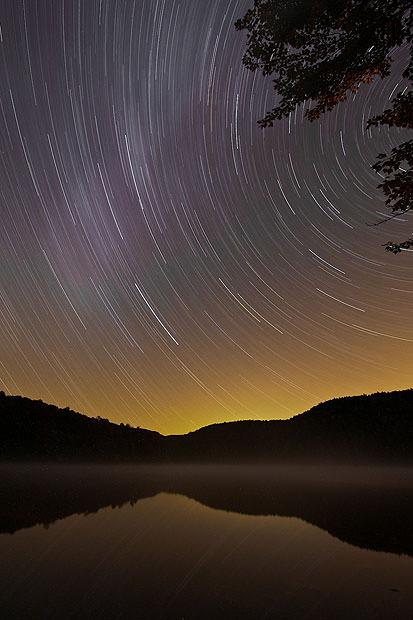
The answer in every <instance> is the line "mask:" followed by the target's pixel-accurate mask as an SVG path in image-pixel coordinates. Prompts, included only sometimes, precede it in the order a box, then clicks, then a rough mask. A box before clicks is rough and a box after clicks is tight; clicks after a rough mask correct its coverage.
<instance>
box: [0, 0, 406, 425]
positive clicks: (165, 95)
mask: <svg viewBox="0 0 413 620" xmlns="http://www.w3.org/2000/svg"><path fill="white" fill-rule="evenodd" d="M249 5H250V3H249V2H248V1H241V0H229V1H228V0H213V1H212V2H208V3H205V2H201V1H200V0H179V1H176V0H167V1H166V0H136V1H132V0H78V1H77V0H24V1H23V0H2V1H1V2H0V156H1V160H0V211H1V221H0V317H1V321H0V353H1V355H0V389H4V390H5V391H7V392H9V393H15V394H23V395H25V396H30V397H32V398H41V399H43V400H45V401H48V402H54V403H56V404H58V405H60V406H70V407H71V408H73V409H77V410H79V411H83V412H85V413H88V414H89V415H93V416H97V415H100V416H103V417H108V418H110V419H112V420H114V421H118V422H124V423H126V422H127V423H130V424H132V425H140V426H145V427H149V428H153V429H155V430H159V431H161V432H173V433H174V432H185V431H188V430H192V429H194V428H197V427H199V426H201V425H204V424H208V423H211V422H217V421H224V420H233V419H241V418H257V419H263V418H286V417H290V416H291V415H293V414H295V413H298V412H300V411H302V410H304V409H306V408H308V407H310V406H312V405H313V404H316V403H317V402H319V401H321V400H325V399H327V398H332V397H335V396H341V395H351V394H359V393H368V392H373V391H378V390H392V389H401V388H406V387H411V377H412V371H413V356H412V343H413V331H412V327H411V317H412V310H413V262H412V255H411V253H409V252H403V253H402V254H401V255H399V256H394V255H392V254H389V253H387V252H385V251H384V248H383V247H382V244H384V243H385V242H386V241H388V240H389V239H392V238H396V239H398V238H406V237H407V236H408V235H409V234H410V229H409V218H408V217H407V216H406V217H399V218H397V219H396V220H394V221H392V222H389V223H386V224H383V225H380V226H368V225H367V224H373V223H375V222H377V221H378V220H380V219H382V218H383V217H386V216H387V215H388V213H387V211H386V208H385V206H384V204H383V195H382V193H381V192H380V190H378V189H377V185H378V183H379V182H380V177H379V176H378V175H377V174H376V173H374V171H373V170H372V169H371V164H372V163H374V161H375V157H376V155H377V153H379V152H385V151H386V152H388V151H390V149H391V148H392V147H393V146H395V145H396V144H398V143H399V142H400V139H401V137H403V136H402V134H403V132H402V131H400V130H395V129H388V128H379V129H374V128H372V129H370V130H368V131H366V122H367V119H368V118H369V117H371V116H372V115H373V114H377V113H380V112H381V111H382V110H383V109H384V107H385V106H386V104H387V103H388V102H389V100H390V99H391V98H392V96H393V93H394V92H395V90H396V89H400V87H401V86H402V84H401V82H400V67H401V66H402V65H403V63H402V62H401V60H402V56H403V50H400V51H399V52H398V53H397V54H396V56H395V70H394V71H393V73H392V75H391V76H390V77H389V78H387V79H386V80H379V79H378V80H376V81H375V82H374V83H373V84H372V85H370V86H368V87H363V88H361V89H360V91H359V92H358V93H357V94H356V95H351V96H350V97H349V100H348V101H347V102H345V103H343V104H340V105H339V106H338V107H337V108H336V109H335V110H334V111H333V112H331V113H328V114H325V115H324V116H322V117H321V119H320V121H319V122H314V123H309V122H308V121H307V120H306V119H305V118H304V114H305V111H306V109H308V104H306V105H304V106H302V107H299V108H297V109H296V110H295V113H294V114H291V115H290V117H289V118H288V119H285V121H282V122H278V123H276V124H275V125H274V127H273V128H270V129H265V130H262V129H260V127H258V125H257V120H258V119H259V118H262V117H263V116H264V115H265V113H266V112H267V111H268V110H269V109H271V107H272V106H273V101H274V94H273V91H272V85H271V80H270V79H264V78H263V77H262V76H260V75H259V74H254V73H252V72H250V71H248V70H247V69H246V68H245V67H243V65H242V62H241V61H242V55H243V52H244V49H245V36H244V34H243V33H240V32H237V31H236V30H235V28H234V22H235V20H236V19H237V18H238V17H240V16H242V15H243V14H244V13H245V11H246V9H247V8H248V7H249ZM406 229H407V233H406Z"/></svg>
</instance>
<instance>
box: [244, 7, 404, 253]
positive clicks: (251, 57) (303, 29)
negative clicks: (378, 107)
mask: <svg viewBox="0 0 413 620" xmlns="http://www.w3.org/2000/svg"><path fill="white" fill-rule="evenodd" d="M412 26H413V10H412V7H411V0H386V2H383V0H334V2H332V1H331V0H255V1H254V7H253V8H251V9H249V10H248V11H247V12H246V14H245V15H244V17H242V18H241V19H239V20H238V21H237V22H236V23H235V27H236V28H237V30H246V31H247V33H248V36H247V49H246V51H245V54H244V57H243V63H244V65H245V66H246V67H247V68H248V69H250V70H252V71H255V70H260V71H262V73H263V75H268V76H271V77H272V79H273V85H274V90H275V92H276V94H277V96H278V102H277V105H275V106H274V107H273V108H272V110H270V111H269V112H268V113H267V114H266V115H265V116H264V118H262V119H261V120H259V121H258V124H259V125H260V126H261V127H272V126H273V123H274V121H275V120H279V119H281V118H283V117H285V116H288V115H289V114H290V113H291V112H292V111H294V110H295V109H296V106H297V105H299V104H301V103H304V102H305V101H308V100H310V101H311V102H312V104H313V105H312V107H311V108H310V109H309V110H307V112H306V116H307V118H308V119H309V120H310V121H313V120H315V119H318V118H319V117H320V115H321V114H322V113H324V112H326V111H329V110H332V109H333V108H334V107H335V106H336V105H337V104H338V103H339V102H341V101H344V100H345V99H346V98H347V96H348V94H349V93H355V92H357V90H358V89H359V87H360V86H361V84H369V83H371V82H372V81H373V80H374V79H375V78H376V77H380V78H385V77H386V76H388V75H389V73H390V68H391V64H392V55H391V54H392V53H394V50H395V49H396V48H400V47H402V46H403V47H405V48H407V50H408V53H407V54H406V57H407V60H406V67H405V70H404V71H403V74H402V78H403V81H404V82H407V85H406V84H405V83H404V84H400V89H401V90H400V92H398V93H397V94H396V96H395V98H394V99H393V100H392V105H391V107H390V108H389V109H387V110H385V111H384V112H383V114H381V115H379V116H376V117H373V118H371V119H370V120H369V121H368V124H367V127H371V126H376V127H377V126H379V125H388V126H389V127H401V128H408V129H412V128H413V106H412V103H413V101H412V99H413V93H412V90H411V82H412V79H413V59H412V52H413V27H412ZM405 51H406V50H404V51H403V53H405ZM412 164H413V140H408V141H406V142H404V143H402V144H401V145H400V146H398V147H395V148H394V149H393V150H392V151H391V153H390V154H389V155H387V154H385V153H383V154H380V155H379V156H378V161H377V162H376V163H375V164H374V165H373V166H372V167H373V169H374V170H375V171H376V172H377V173H380V174H381V175H382V176H384V181H383V182H382V183H381V184H380V185H379V188H380V189H381V190H382V191H383V193H384V195H385V197H386V200H385V204H386V206H388V207H389V208H390V209H391V210H392V212H393V214H392V216H390V218H388V219H391V217H395V216H397V215H400V214H401V213H407V212H408V211H411V210H412V196H413V165H412ZM385 245H386V249H387V250H389V251H391V252H394V253H398V252H400V251H401V250H402V249H409V248H410V247H413V238H410V239H408V240H407V241H404V242H401V243H394V242H391V241H389V242H388V243H387V244H385Z"/></svg>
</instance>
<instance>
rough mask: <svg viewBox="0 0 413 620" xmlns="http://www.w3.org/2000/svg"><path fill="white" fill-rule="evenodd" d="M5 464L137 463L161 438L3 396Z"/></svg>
mask: <svg viewBox="0 0 413 620" xmlns="http://www.w3.org/2000/svg"><path fill="white" fill-rule="evenodd" d="M0 437H1V443H0V459H2V460H13V461H16V460H17V461H20V460H28V459H29V460H42V461H43V460H59V461H65V462H66V461H72V460H75V461H108V460H109V461H114V460H115V461H117V460H119V461H125V460H126V461H128V460H130V461H134V460H136V459H137V458H142V457H143V456H144V455H145V454H147V452H149V451H151V450H152V447H153V444H154V442H155V441H156V440H158V438H160V437H161V436H160V435H159V433H156V432H153V431H148V430H145V429H141V428H131V427H130V426H128V425H124V424H114V423H113V422H110V421H109V420H106V419H104V418H99V417H98V418H90V417H88V416H86V415H82V414H80V413H77V412H76V411H72V410H71V409H69V408H68V407H67V408H66V409H60V408H59V407H56V406H54V405H48V404H46V403H44V402H43V401H41V400H31V399H30V398H23V397H21V396H7V395H6V394H5V393H4V392H0Z"/></svg>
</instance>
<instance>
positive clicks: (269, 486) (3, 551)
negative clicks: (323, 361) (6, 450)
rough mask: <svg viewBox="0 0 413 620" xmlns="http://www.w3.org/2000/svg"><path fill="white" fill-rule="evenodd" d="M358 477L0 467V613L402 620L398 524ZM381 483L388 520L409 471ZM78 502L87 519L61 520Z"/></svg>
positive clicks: (405, 538) (404, 493) (405, 555)
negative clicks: (0, 495) (0, 493)
mask: <svg viewBox="0 0 413 620" xmlns="http://www.w3.org/2000/svg"><path fill="white" fill-rule="evenodd" d="M11 472H17V473H11ZM29 475H30V476H31V478H30V480H29ZM369 476H370V477H369ZM369 476H367V478H365V479H364V480H363V479H362V478H363V477H362V476H358V478H359V480H358V481H357V483H356V482H355V480H354V479H353V480H352V481H349V480H348V478H349V477H348V476H347V475H345V476H344V478H343V475H342V474H340V475H339V476H336V477H335V478H334V480H331V477H329V479H328V481H327V479H326V477H325V476H320V475H319V474H314V475H309V474H308V471H307V473H305V475H304V474H297V472H295V473H294V474H291V472H286V471H284V472H282V473H281V474H280V473H279V472H278V473H274V471H273V470H271V472H270V474H268V472H267V473H266V474H264V472H263V470H262V469H260V470H254V471H252V470H251V469H248V470H246V469H244V470H237V471H235V469H232V470H231V471H230V470H228V468H227V469H226V470H225V468H224V470H223V469H220V468H217V469H215V470H212V469H208V468H206V469H205V468H203V469H202V468H201V469H200V470H196V468H186V469H185V471H183V470H182V468H181V469H179V468H176V469H175V470H174V471H173V472H172V473H171V469H169V470H168V471H167V472H165V470H161V469H159V468H158V469H152V470H151V468H129V469H123V470H122V469H121V468H117V469H116V468H115V470H114V469H113V468H112V469H110V468H100V469H99V468H81V467H77V468H73V467H72V468H68V469H67V470H64V471H63V469H56V468H53V467H51V468H47V469H45V468H43V469H42V470H41V471H36V468H33V467H32V468H28V467H27V466H26V467H25V468H23V469H20V470H17V469H11V468H9V469H6V470H5V469H4V468H3V470H2V472H0V482H4V484H3V489H4V488H6V497H5V499H6V500H7V505H8V506H12V508H11V509H9V513H8V514H6V512H7V510H6V511H5V510H2V519H1V520H0V530H2V531H3V533H2V534H0V558H1V562H0V610H1V611H0V616H1V618H5V619H6V618H19V619H20V618H21V619H26V618H28V619H29V618H30V619H31V620H32V619H33V620H37V619H39V620H40V619H42V620H43V619H49V618H50V619H60V618H74V619H75V618H97V619H106V618H107V619H115V618H119V619H123V618H127V619H129V618H131V619H134V618H137V619H152V618H153V619H157V618H171V619H181V618H184V619H195V618H197V619H198V618H202V619H203V618H212V619H213V618H229V619H230V618H235V619H236V618H240V619H242V618H251V619H259V618H268V619H270V618H271V619H284V618H285V619H292V620H294V619H300V618H305V619H323V618H325V619H341V618H342V619H346V620H347V619H355V618H375V619H380V618H383V619H387V618H388V619H389V620H390V619H398V618H403V619H404V618H405V619H410V618H413V557H412V553H411V526H410V525H409V524H410V521H411V519H410V518H408V519H405V520H403V519H402V520H401V521H398V522H395V527H394V530H393V534H392V528H391V527H390V528H389V525H388V523H387V524H385V523H384V522H383V519H386V514H384V513H383V511H384V512H385V511H386V510H387V508H386V506H387V505H388V503H387V501H384V503H380V502H381V501H382V500H380V499H378V498H379V497H382V495H380V494H379V491H378V489H379V487H380V484H381V483H382V481H383V480H386V476H384V475H383V473H382V474H381V476H380V477H379V476H378V475H377V474H376V475H373V477H371V475H370V474H369ZM350 477H351V476H350ZM392 477H393V478H395V480H396V482H395V483H394V481H393V482H390V481H389V480H387V482H385V483H384V486H383V489H382V491H383V494H386V495H387V496H389V498H390V500H392V502H390V504H389V508H388V510H389V511H390V512H389V514H388V515H387V516H388V518H392V516H394V515H395V514H397V511H395V512H392V510H393V508H392V507H391V506H392V505H393V506H394V504H395V503H396V504H397V502H398V501H400V506H399V507H400V509H403V510H406V503H405V502H406V501H409V502H410V500H411V493H412V491H411V488H410V486H411V485H410V483H411V480H412V479H411V477H410V474H407V475H406V474H400V473H398V474H397V475H395V476H394V475H393V474H392V476H390V478H392ZM303 478H304V480H303ZM356 478H357V476H356ZM373 479H374V480H376V482H375V484H373V483H372V480H373ZM6 480H7V481H8V483H7V484H8V486H7V484H6V482H5V481H6ZM263 480H264V482H263ZM36 485H37V486H36ZM333 486H334V487H335V488H334V489H333ZM80 487H82V488H81V489H80ZM372 487H374V489H375V491H374V492H372ZM394 487H397V491H396V490H395V488H394ZM62 488H63V489H64V494H63V495H62V496H60V495H59V492H58V491H57V489H62ZM162 488H165V489H166V491H163V490H162ZM260 488H261V491H260ZM40 489H41V490H40ZM79 489H80V490H79ZM103 489H104V491H103ZM176 489H178V490H176ZM309 489H310V490H309ZM36 493H37V495H36ZM289 493H290V494H292V495H293V499H289ZM197 494H198V495H197ZM300 494H301V496H300ZM97 496H98V497H99V501H98V504H97V505H96V497H97ZM194 496H195V498H196V499H194ZM338 497H343V504H340V502H339V501H338V499H337V498H338ZM362 497H367V500H363V502H364V503H362V504H360V502H361V501H362V500H361V499H360V498H362ZM85 498H86V499H85ZM200 498H201V499H200ZM261 498H262V503H261V504H260V502H261ZM277 498H278V499H277ZM322 498H324V500H323V499H322ZM112 500H113V501H112ZM325 500H327V501H326V503H324V504H323V501H325ZM347 500H348V502H347ZM111 501H112V503H113V506H111V505H110V504H111ZM305 501H307V506H308V505H310V508H309V509H308V512H306V510H307V509H306V506H305V505H304V504H303V502H304V503H305ZM88 502H89V503H88ZM201 502H202V503H201ZM208 502H209V503H208ZM312 502H313V504H314V505H313V506H311V503H312ZM320 502H321V509H320V510H317V503H318V504H320ZM337 502H338V503H337ZM351 502H353V504H354V503H355V505H356V508H357V510H356V512H354V510H353V508H352V506H351V505H350V503H351ZM116 504H117V505H116ZM217 504H218V506H219V507H217ZM100 505H102V507H99V506H100ZM211 505H213V506H214V507H211ZM329 505H332V506H333V508H332V511H331V513H330V514H328V506H329ZM347 505H348V510H346V509H345V508H343V506H344V507H345V506H347ZM3 506H4V504H3ZM88 506H89V510H97V512H92V513H90V514H74V513H77V512H80V513H85V512H87V510H88ZM225 506H227V508H226V507H225ZM234 506H235V507H238V511H237V510H234V509H233V508H234ZM277 506H279V511H280V512H281V513H283V514H282V516H280V515H278V514H277ZM242 507H244V509H245V511H246V512H248V514H243V513H242V512H240V510H241V508H242ZM363 507H364V508H365V513H364V516H363V514H361V513H360V510H361V509H362V508H363ZM231 508H232V510H231ZM375 508H377V509H378V510H379V512H381V513H383V514H382V515H381V517H380V516H379V515H378V514H377V513H376V511H375ZM31 510H32V512H30V511H31ZM288 511H290V512H291V513H292V514H293V515H294V516H288V515H285V514H284V513H285V512H288ZM369 511H370V512H369ZM260 512H262V513H263V514H260ZM270 512H272V513H273V514H269V513H270ZM357 512H358V513H359V523H358V524H357ZM326 513H327V516H326ZM297 514H299V515H300V514H301V516H297ZM366 514H367V517H366V516H365V515H366ZM410 514H411V513H410ZM67 515H68V516H67ZM303 515H304V516H307V518H308V519H311V520H312V521H313V522H310V521H306V520H305V519H304V518H303ZM363 519H364V521H363ZM366 519H367V520H366ZM13 520H14V521H13ZM352 520H354V523H353V521H352ZM317 521H318V524H317V523H316V522H317ZM32 522H33V523H36V522H39V523H38V524H37V525H33V524H32ZM13 523H14V525H13ZM45 523H46V524H48V525H46V527H45V525H44V524H45ZM320 523H321V525H322V526H324V528H326V529H324V528H323V527H322V526H321V525H320ZM28 525H29V527H28ZM403 528H405V530H404V531H403ZM374 529H375V531H371V532H370V530H374ZM11 530H14V532H13V533H9V532H10V531H11ZM331 532H334V534H335V535H334V534H332V533H331ZM369 532H370V533H371V536H370V534H369ZM392 535H393V540H389V541H388V540H387V539H386V537H390V536H392ZM363 536H364V538H363ZM349 540H351V541H353V542H352V543H350V542H348V541H349ZM353 543H356V544H353ZM364 544H365V546H366V547H369V548H363V545H364ZM403 546H404V547H403ZM393 547H394V548H395V549H399V551H398V552H397V553H396V552H389V551H385V550H384V551H383V550H377V549H380V548H385V549H386V548H393ZM401 547H402V548H403V549H404V551H400V548H401ZM373 549H374V550H373Z"/></svg>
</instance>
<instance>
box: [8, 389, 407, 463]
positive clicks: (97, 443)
mask: <svg viewBox="0 0 413 620" xmlns="http://www.w3.org/2000/svg"><path fill="white" fill-rule="evenodd" d="M0 435H1V438H2V441H1V444H0V460H2V461H60V462H123V463H125V462H178V463H182V462H194V463H208V462H210V463H220V462H222V463H234V462H236V463H241V462H243V463H267V462H268V463H274V462H277V463H282V462H337V463H347V464H354V463H377V464H380V463H383V464H411V463H412V462H413V389H409V390H402V391H395V392H381V393H377V394H371V395H363V396H351V397H344V398H335V399H332V400H329V401H326V402H324V403H321V404H319V405H316V406H315V407H313V408H312V409H310V410H309V411H306V412H304V413H302V414H299V415H297V416H295V417H293V418H290V419H288V420H270V421H259V420H244V421H239V422H226V423H222V424H212V425H210V426H206V427H203V428H200V429H199V430H197V431H194V432H191V433H188V434H186V435H168V436H164V435H161V434H160V433H157V432H155V431H149V430H146V429H142V428H132V427H130V426H129V425H124V424H114V423H113V422H110V421H109V420H106V419H102V418H90V417H88V416H86V415H82V414H80V413H77V412H75V411H72V410H70V409H69V408H66V409H59V408H58V407H56V406H54V405H48V404H46V403H43V402H42V401H39V400H36V401H35V400H31V399H29V398H24V397H20V396H8V395H6V394H5V393H4V392H0Z"/></svg>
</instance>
